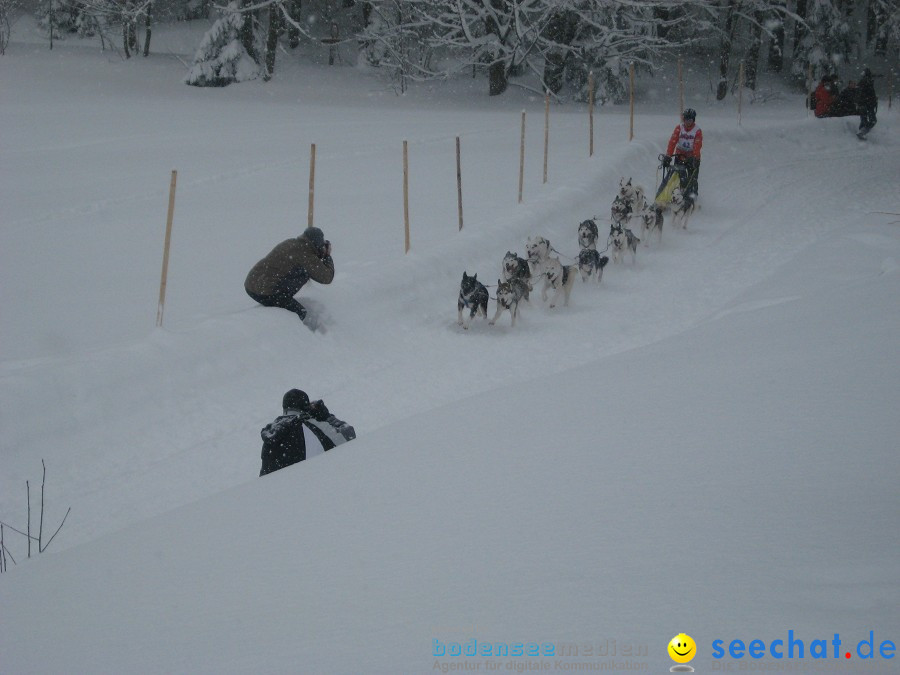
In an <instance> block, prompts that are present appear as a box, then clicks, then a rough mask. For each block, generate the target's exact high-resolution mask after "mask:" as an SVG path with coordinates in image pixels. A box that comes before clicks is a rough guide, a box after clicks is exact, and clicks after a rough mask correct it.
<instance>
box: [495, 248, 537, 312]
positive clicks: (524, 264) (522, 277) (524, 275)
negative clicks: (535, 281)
mask: <svg viewBox="0 0 900 675" xmlns="http://www.w3.org/2000/svg"><path fill="white" fill-rule="evenodd" d="M500 276H501V277H503V281H519V282H520V283H522V284H523V285H524V286H525V296H524V297H525V300H528V293H529V291H531V269H530V268H529V267H528V261H527V260H525V258H520V257H519V255H518V254H517V253H513V252H512V251H507V252H506V255H505V256H503V263H502V264H501V266H500Z"/></svg>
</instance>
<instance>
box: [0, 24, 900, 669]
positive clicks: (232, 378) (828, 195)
mask: <svg viewBox="0 0 900 675" xmlns="http://www.w3.org/2000/svg"><path fill="white" fill-rule="evenodd" d="M167 39H168V40H170V43H168V44H167V43H166V40H167ZM157 40H159V42H155V44H157V45H159V51H160V54H166V53H167V51H168V49H170V48H171V49H172V50H173V51H176V52H178V53H182V54H183V52H182V51H180V50H179V45H180V44H181V41H183V40H184V36H183V35H182V34H180V33H175V32H166V31H165V30H163V29H160V30H158V31H156V32H155V33H154V41H157ZM182 58H185V56H184V55H183V56H182ZM2 65H3V68H2V69H0V91H2V92H4V94H3V95H0V118H2V119H3V120H4V132H3V136H2V157H3V162H2V163H0V185H2V190H3V192H2V194H3V200H2V201H3V209H2V212H0V237H2V239H0V306H2V318H0V466H2V471H0V519H2V520H3V521H4V522H6V523H9V524H11V525H13V526H15V527H19V528H23V527H24V525H25V519H26V518H25V482H26V481H30V482H31V487H32V508H33V510H34V509H36V501H35V495H36V493H37V490H38V488H39V485H40V478H41V460H42V459H43V460H45V461H46V465H47V499H46V516H45V517H46V521H45V539H46V531H47V529H48V527H50V526H52V527H53V528H54V529H55V525H56V524H58V522H59V520H60V519H61V518H62V516H63V514H64V513H65V511H66V509H67V508H68V507H70V506H71V507H72V513H71V515H70V516H69V518H68V520H67V522H66V524H65V527H64V528H63V529H62V531H61V532H60V533H59V535H58V537H57V538H56V539H55V540H54V542H53V544H52V546H51V547H50V549H49V550H48V551H47V552H46V553H45V554H43V555H42V556H40V557H39V558H37V559H33V560H31V561H25V560H23V558H24V555H23V552H24V543H23V542H22V540H21V538H20V537H17V535H15V534H10V533H9V531H6V533H5V536H6V544H7V546H8V547H9V548H10V551H11V552H12V553H13V555H15V556H16V560H17V561H18V563H19V564H18V565H17V566H13V565H10V571H9V574H4V575H3V576H0V608H2V610H0V611H2V629H0V672H3V673H24V672H40V673H50V672H59V673H63V672H66V673H71V672H85V673H87V672H122V673H125V672H129V673H130V672H134V673H147V672H184V673H200V672H210V673H212V672H216V673H222V672H235V673H238V672H272V673H277V672H311V673H312V672H315V673H326V672H328V673H362V672H365V673H400V672H402V673H414V672H423V673H424V672H440V671H441V670H442V669H444V670H449V668H450V666H459V667H462V666H463V665H464V664H469V665H471V667H472V668H474V667H475V666H477V667H478V670H480V671H486V670H487V669H488V668H489V667H490V666H491V662H492V660H493V661H498V662H500V664H501V669H503V670H506V669H507V666H509V665H511V666H512V668H511V669H512V670H516V669H519V671H520V672H521V671H522V670H523V669H524V668H525V667H526V665H527V664H536V663H542V664H543V663H548V664H549V665H548V666H547V667H546V668H544V670H548V669H551V670H552V669H555V670H558V671H560V672H563V671H565V670H574V669H575V668H574V666H576V665H578V664H595V665H598V666H599V665H600V664H603V663H606V662H608V661H609V660H610V659H612V660H613V663H621V664H628V665H630V666H631V667H632V669H645V670H647V671H648V672H650V671H652V672H660V671H662V670H663V669H665V668H668V666H669V665H671V661H670V659H669V657H668V656H667V654H666V649H665V647H666V644H667V643H668V641H669V639H670V638H671V637H672V636H673V635H675V634H676V633H679V632H685V633H688V634H690V635H692V636H693V637H694V639H695V640H696V641H697V645H698V657H697V658H696V659H695V661H694V662H693V663H692V665H694V666H695V667H696V668H697V671H698V672H709V671H711V670H713V669H714V668H717V667H722V668H724V667H727V666H732V667H733V668H734V669H737V668H738V667H740V666H745V667H752V666H756V667H763V666H780V665H782V664H783V663H786V662H780V661H777V660H774V659H773V658H772V657H771V656H768V655H767V656H766V657H765V658H764V659H762V660H756V659H752V658H750V657H749V656H745V657H744V658H743V660H738V659H731V660H729V658H728V657H727V655H726V657H725V658H724V659H722V660H719V661H715V660H714V659H713V641H714V640H716V639H721V640H724V642H725V645H726V650H727V646H728V643H729V642H730V641H731V640H733V639H741V640H744V641H745V643H749V642H750V641H751V640H753V639H760V640H762V641H764V642H765V643H766V645H768V644H769V643H771V642H772V641H773V640H778V639H782V640H785V641H787V639H788V631H789V630H793V631H794V633H795V634H796V636H798V637H799V638H801V639H803V640H805V642H806V646H807V649H809V648H810V643H811V641H812V640H815V639H824V640H828V641H829V644H831V642H830V641H831V640H832V638H833V635H834V634H835V633H838V634H840V636H841V638H842V639H843V643H842V644H843V647H846V648H847V650H848V651H850V652H852V654H851V656H852V658H851V659H849V660H847V659H845V658H844V657H842V658H841V659H840V660H835V659H833V658H832V659H828V660H827V661H821V662H819V661H816V662H811V661H809V660H808V659H807V661H804V662H802V663H800V664H799V665H807V666H808V667H811V668H812V667H820V668H822V669H824V668H825V667H826V666H828V667H830V668H832V669H833V668H834V667H840V668H843V669H845V670H848V669H849V670H852V669H853V668H854V667H856V668H860V667H861V666H862V665H863V664H864V663H865V664H866V665H868V666H869V672H871V671H873V670H874V671H875V672H893V671H895V670H896V665H895V663H896V661H891V660H886V659H882V658H876V659H873V660H871V661H864V660H863V659H861V658H860V655H859V654H857V652H856V645H857V643H858V642H859V641H860V640H864V639H868V638H869V631H874V640H875V643H874V644H875V647H876V654H877V649H878V646H879V645H880V644H881V642H882V641H883V640H892V641H893V642H894V643H896V642H897V641H898V640H900V611H898V607H900V583H898V573H900V564H898V562H897V561H898V560H900V550H898V546H897V537H896V529H897V522H898V517H900V492H898V490H897V488H896V481H897V475H898V469H900V459H898V453H897V450H898V438H900V421H898V418H897V414H896V410H897V407H898V401H900V396H898V394H900V358H898V356H900V354H898V339H897V335H898V334H900V311H898V310H900V301H898V298H900V295H898V290H900V226H898V224H897V223H896V222H895V221H896V220H897V216H891V215H885V214H884V213H880V212H893V213H897V212H898V211H900V200H898V197H897V176H898V175H900V152H898V151H900V133H898V130H900V123H898V121H897V115H896V109H894V110H890V111H889V110H887V108H886V105H885V104H884V102H883V103H882V109H881V111H880V114H879V123H878V126H877V127H876V128H875V130H874V131H873V132H872V134H871V135H870V140H869V141H868V142H866V143H861V142H859V141H858V140H857V139H856V138H855V136H854V135H853V133H852V131H853V129H854V127H855V120H854V119H853V118H847V119H839V120H825V121H821V120H815V119H813V118H811V117H808V116H807V115H806V113H805V111H804V110H803V107H802V95H800V94H796V93H788V92H784V93H782V94H781V96H780V97H779V98H776V99H774V100H771V101H769V102H768V103H765V104H763V105H759V104H756V105H749V104H747V102H746V101H745V102H744V107H743V115H742V123H741V125H740V126H739V125H738V123H737V114H736V102H735V101H734V100H726V101H724V102H721V103H720V102H715V101H714V100H710V96H709V95H708V94H707V93H706V82H705V76H706V73H705V72H702V73H701V72H697V73H695V74H694V77H693V79H692V80H691V81H690V83H689V88H688V92H687V101H686V103H687V104H688V105H692V106H693V107H695V108H697V109H698V122H699V123H700V125H701V126H702V128H703V131H704V137H705V143H704V159H703V167H702V173H701V181H700V186H701V202H702V209H701V210H700V211H699V212H697V213H696V214H695V216H694V218H693V219H692V220H691V222H690V225H689V227H688V229H687V231H675V230H673V229H671V227H669V226H668V225H667V227H666V228H665V231H664V234H663V240H662V244H661V245H656V244H655V242H651V245H650V246H649V247H644V246H642V247H641V249H640V250H639V252H638V256H637V261H636V264H634V265H632V264H631V262H630V261H627V262H625V263H622V264H620V265H618V266H613V265H612V264H611V265H610V266H609V267H608V268H607V271H606V274H605V275H604V279H603V282H602V284H601V285H600V286H595V285H586V284H582V283H581V281H580V280H579V281H578V282H577V285H576V287H575V289H574V291H573V294H572V302H571V305H570V306H569V307H557V308H556V309H554V310H550V309H549V308H548V307H546V306H545V305H544V304H543V303H541V302H540V300H539V299H535V300H533V301H532V303H531V306H526V307H525V308H524V310H523V312H522V314H521V316H520V321H519V322H518V323H517V325H516V327H515V328H514V329H512V328H510V326H509V319H508V316H506V315H505V316H504V317H502V318H501V319H500V320H499V321H498V325H496V326H493V327H489V326H488V325H487V324H486V322H483V321H479V322H476V323H475V325H474V326H473V327H472V328H471V329H470V330H469V331H467V332H464V331H463V330H461V329H460V328H459V327H457V325H456V306H455V305H456V296H457V292H458V287H459V280H460V278H461V276H462V273H463V271H464V270H465V271H467V272H469V273H478V276H479V279H481V280H484V281H485V282H487V283H496V281H495V280H496V278H497V276H498V275H499V267H500V260H501V259H502V257H503V254H504V253H505V252H506V251H508V250H511V251H516V252H518V253H519V254H520V255H523V254H524V245H525V240H526V238H527V237H529V236H536V235H541V236H545V237H548V238H549V239H550V240H551V241H552V243H553V244H554V246H555V247H556V248H557V249H558V250H559V251H560V252H561V253H562V254H564V255H566V256H573V255H575V253H576V252H577V244H576V239H575V236H576V228H577V225H578V223H579V222H580V221H581V220H583V219H585V218H587V217H591V216H594V215H596V216H598V217H599V221H600V223H601V227H602V226H603V225H604V224H606V223H607V219H606V214H607V213H608V208H609V204H610V202H611V201H612V198H613V196H614V194H615V191H616V188H617V183H618V180H619V178H620V177H621V176H633V177H634V179H635V181H638V182H641V183H643V184H644V185H646V186H648V187H649V188H651V189H652V186H653V185H654V183H655V182H656V176H655V166H656V155H657V154H658V153H659V152H660V151H661V150H662V148H663V145H664V142H665V140H666V139H667V138H668V135H669V134H670V133H671V130H672V128H673V127H674V124H675V122H676V113H677V104H676V103H675V96H674V92H673V88H672V86H671V84H672V82H671V76H670V77H668V78H666V77H665V74H664V73H660V74H658V76H657V77H656V78H653V79H645V80H642V81H641V82H640V92H639V94H640V96H639V102H638V108H637V116H636V120H635V139H634V140H633V141H631V142H628V129H629V120H628V115H627V112H628V111H627V106H623V107H603V108H598V109H597V117H596V119H595V123H596V136H595V139H596V144H597V145H596V147H597V151H596V153H595V156H594V157H593V158H589V157H588V156H587V138H588V136H587V134H588V131H587V115H586V110H585V108H584V107H583V106H578V105H574V104H567V105H554V106H552V108H551V128H550V139H551V145H550V156H549V181H548V183H547V184H546V185H544V184H542V174H543V156H542V153H543V101H542V100H541V99H540V98H535V97H533V96H531V95H530V94H529V93H528V92H526V91H524V90H519V89H513V90H511V91H510V92H509V93H508V94H507V95H505V96H503V97H501V98H499V99H490V98H488V97H487V96H486V95H485V89H486V84H485V83H484V82H483V81H482V80H474V81H473V80H462V81H458V82H452V83H446V84H443V85H432V86H420V87H416V88H414V89H413V90H411V91H410V92H409V93H408V94H407V95H406V96H404V97H397V96H395V95H394V94H393V93H392V92H391V91H390V90H389V88H387V87H386V86H385V84H384V83H381V82H379V81H378V80H376V79H374V78H373V77H372V75H371V74H368V73H365V72H362V71H359V70H357V69H354V68H350V67H335V68H330V69H329V68H320V67H312V66H304V65H301V64H298V63H291V64H288V63H285V64H283V65H282V66H281V70H280V71H279V73H278V76H277V77H276V79H275V80H273V81H272V82H270V83H268V84H262V83H258V82H257V83H248V84H243V85H240V86H234V87H229V88H226V89H223V90H203V89H196V88H192V87H187V86H185V85H183V84H181V83H180V77H181V76H182V75H183V72H184V66H183V65H182V64H181V63H179V61H178V60H177V59H175V58H172V57H170V56H162V55H157V56H153V57H151V58H149V59H146V60H143V59H139V60H134V61H132V62H129V63H125V62H121V61H119V60H118V59H117V58H116V57H114V56H112V55H110V54H109V53H106V54H103V53H100V52H99V51H98V50H97V49H96V46H95V45H90V46H87V45H85V44H84V43H79V42H78V41H69V42H66V43H61V44H57V46H56V47H55V49H54V50H53V52H49V51H47V50H46V48H45V46H44V45H39V44H35V43H34V42H32V41H28V40H22V41H14V43H13V45H12V46H11V48H10V49H9V51H8V53H7V54H6V55H5V56H4V57H3V63H2ZM522 109H525V110H526V111H527V149H526V174H525V189H524V193H525V199H524V202H523V203H522V204H521V205H519V204H517V190H518V158H519V155H518V152H519V148H518V145H519V123H520V114H521V110H522ZM457 135H458V136H460V138H461V144H462V156H463V192H464V212H465V227H464V229H463V231H462V232H458V231H457V211H456V189H455V158H454V139H455V137H456V136H457ZM403 140H408V141H409V157H410V159H409V162H410V172H411V177H410V219H411V244H412V248H411V251H410V253H409V254H408V255H404V253H403V210H402V201H401V200H402V155H401V152H402V142H403ZM311 143H315V144H316V147H317V164H316V201H315V222H316V225H318V226H320V227H322V228H323V229H324V231H325V233H326V236H328V238H329V239H330V240H331V241H332V242H333V244H334V256H335V261H336V268H337V274H336V276H335V281H334V283H333V284H332V285H330V286H326V287H322V286H316V285H310V286H308V287H307V288H305V289H304V290H303V291H302V292H301V294H300V298H301V300H302V301H304V302H306V303H307V304H308V305H309V306H311V307H312V308H314V309H315V310H317V311H318V312H319V313H320V314H321V315H322V316H323V318H324V321H325V324H326V328H327V332H326V333H325V334H319V333H315V334H313V333H310V332H309V331H307V329H306V328H304V327H303V326H302V325H300V324H299V322H298V321H297V319H296V317H294V316H293V315H291V314H289V313H287V312H282V311H279V310H272V309H264V308H261V307H258V306H255V305H254V303H253V302H252V301H251V300H250V299H249V298H248V297H247V296H246V295H245V294H244V292H243V287H242V283H243V279H244V276H245V275H246V273H247V271H248V270H249V269H250V267H251V266H252V265H253V263H255V262H256V261H257V260H258V259H259V258H260V257H262V256H263V255H264V254H265V253H266V252H268V250H269V249H270V248H271V247H272V246H273V245H274V244H275V243H277V242H279V241H281V240H282V239H284V238H287V237H289V236H294V235H296V234H298V233H299V232H300V231H301V230H302V228H303V227H305V225H306V219H307V187H308V170H309V147H310V144H311ZM173 169H177V170H178V191H177V201H176V207H175V218H174V230H173V237H172V252H171V258H170V262H169V278H168V288H167V302H166V307H165V323H164V328H162V329H158V328H155V326H154V323H155V318H156V304H157V296H158V290H159V276H160V267H161V262H162V246H163V236H164V229H165V217H166V207H167V199H168V186H169V175H170V172H171V170H173ZM564 262H565V260H564ZM536 295H537V294H536ZM493 311H494V305H493V302H492V303H491V305H490V312H491V314H493ZM291 387H301V388H303V389H305V390H306V391H308V392H309V393H310V395H311V396H313V397H322V398H324V399H325V401H326V403H327V404H328V405H329V406H330V407H331V408H332V410H333V411H334V412H335V413H336V414H337V415H338V416H339V417H341V418H343V419H346V420H347V421H349V422H350V423H351V424H353V425H354V426H355V427H356V429H357V433H358V436H359V437H358V439H357V440H356V441H354V442H353V443H351V444H348V445H346V446H342V447H341V448H339V449H338V450H336V451H335V452H332V453H329V454H327V455H325V456H323V457H319V458H316V459H314V460H310V461H308V462H305V463H302V464H300V465H296V466H293V467H290V468H288V469H286V470H284V471H282V472H279V473H277V474H274V475H272V476H269V477H267V478H265V479H258V478H257V477H256V474H257V473H258V470H259V447H260V441H259V435H258V434H259V429H260V427H261V426H263V425H264V424H265V423H266V422H268V421H269V420H270V419H271V418H272V417H274V416H275V415H276V414H278V412H279V411H280V408H279V406H280V400H281V395H282V394H283V393H284V391H285V390H287V389H289V388H291ZM48 523H50V526H48ZM472 640H476V641H477V644H479V645H484V644H486V643H487V644H493V645H502V644H508V645H513V644H515V643H517V642H522V643H538V644H540V645H553V646H554V647H555V653H554V654H553V655H552V658H550V657H549V656H548V654H547V650H546V649H545V648H542V653H541V654H539V655H538V657H535V658H528V657H524V656H523V657H516V658H512V657H510V658H501V659H492V658H488V657H486V656H484V655H483V654H482V653H481V652H479V655H477V656H475V657H469V658H466V657H465V655H464V654H463V655H462V656H451V655H450V654H449V652H448V653H447V654H443V655H442V654H441V653H440V651H441V648H442V647H444V646H446V645H452V644H458V645H460V646H462V645H467V644H472V643H471V641H472ZM435 641H437V642H435ZM573 644H576V645H579V646H580V647H579V650H577V651H578V653H577V655H576V654H574V653H573V650H572V649H571V648H569V649H568V652H566V648H565V646H564V645H570V646H571V645H573ZM611 645H614V647H611ZM588 646H590V647H591V652H590V654H588V653H587V651H586V647H588ZM604 650H605V651H604ZM628 650H630V651H629V652H628V653H626V651H628ZM451 651H452V650H451ZM841 651H842V652H843V648H842V650H841ZM864 651H865V650H863V652H864ZM561 653H564V654H565V656H564V657H563V658H562V660H560V658H559V657H560V654H561ZM726 654H727V652H726ZM829 655H830V648H829ZM809 656H810V655H809V654H807V657H809ZM544 657H547V658H544ZM796 663H797V661H796V660H795V661H793V662H790V663H788V665H794V664H796Z"/></svg>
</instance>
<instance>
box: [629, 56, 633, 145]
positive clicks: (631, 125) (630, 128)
mask: <svg viewBox="0 0 900 675" xmlns="http://www.w3.org/2000/svg"><path fill="white" fill-rule="evenodd" d="M628 85H629V89H630V94H629V97H628V98H629V100H630V103H629V108H630V113H629V114H630V117H631V123H630V127H629V128H628V140H629V141H631V140H632V139H634V64H633V63H632V64H630V65H629V66H628Z"/></svg>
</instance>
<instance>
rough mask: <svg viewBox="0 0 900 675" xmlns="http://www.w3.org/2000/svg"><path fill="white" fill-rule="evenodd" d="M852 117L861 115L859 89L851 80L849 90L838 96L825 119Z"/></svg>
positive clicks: (848, 85)
mask: <svg viewBox="0 0 900 675" xmlns="http://www.w3.org/2000/svg"><path fill="white" fill-rule="evenodd" d="M850 115H859V87H857V86H856V82H855V81H853V80H850V82H849V83H848V84H847V88H846V89H844V90H843V91H842V92H841V93H840V94H838V95H837V98H836V99H834V102H833V103H832V104H831V107H830V108H829V109H828V114H827V115H825V117H848V116H850Z"/></svg>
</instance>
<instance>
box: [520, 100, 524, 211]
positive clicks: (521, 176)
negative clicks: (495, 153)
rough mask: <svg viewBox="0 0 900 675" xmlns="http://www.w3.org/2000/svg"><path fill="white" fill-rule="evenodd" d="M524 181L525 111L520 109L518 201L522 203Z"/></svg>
mask: <svg viewBox="0 0 900 675" xmlns="http://www.w3.org/2000/svg"><path fill="white" fill-rule="evenodd" d="M524 183H525V111H524V110H523V111H522V141H521V143H519V203H520V204H521V203H522V186H523V185H524Z"/></svg>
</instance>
